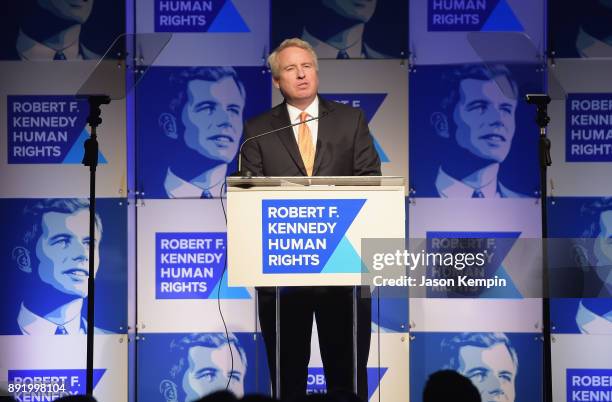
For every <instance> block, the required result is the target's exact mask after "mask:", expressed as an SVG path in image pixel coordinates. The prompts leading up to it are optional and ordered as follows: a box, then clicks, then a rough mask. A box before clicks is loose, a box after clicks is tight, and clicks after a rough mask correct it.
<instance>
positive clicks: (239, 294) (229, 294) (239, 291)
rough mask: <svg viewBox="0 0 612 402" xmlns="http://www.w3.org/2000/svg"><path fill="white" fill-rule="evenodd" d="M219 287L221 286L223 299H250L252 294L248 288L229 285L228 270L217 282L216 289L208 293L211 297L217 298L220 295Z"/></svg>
mask: <svg viewBox="0 0 612 402" xmlns="http://www.w3.org/2000/svg"><path fill="white" fill-rule="evenodd" d="M219 287H221V295H220V297H221V299H250V298H251V295H250V294H249V291H248V290H246V288H242V287H232V288H230V287H229V286H228V285H227V272H226V273H225V274H224V275H223V278H222V279H221V280H220V281H219V282H217V284H216V285H215V287H214V289H213V290H212V292H210V294H209V295H208V298H209V299H216V298H217V297H218V296H219Z"/></svg>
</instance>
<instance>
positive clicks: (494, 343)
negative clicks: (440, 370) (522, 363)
mask: <svg viewBox="0 0 612 402" xmlns="http://www.w3.org/2000/svg"><path fill="white" fill-rule="evenodd" d="M440 347H441V349H442V352H443V353H444V355H445V356H447V359H448V361H447V364H446V367H444V368H446V369H451V370H455V371H457V372H458V373H459V374H462V375H464V376H465V377H467V378H469V379H470V380H471V381H472V383H473V384H474V385H475V386H476V388H478V390H479V391H480V396H481V397H482V401H483V402H489V401H496V402H497V401H503V402H514V400H515V397H516V376H517V373H518V366H519V364H518V354H517V353H516V350H515V349H514V347H513V346H512V344H511V343H510V339H508V337H507V336H506V335H505V334H503V333H497V332H466V333H461V334H457V335H455V336H453V337H451V338H447V339H444V340H443V341H442V343H441V345H440Z"/></svg>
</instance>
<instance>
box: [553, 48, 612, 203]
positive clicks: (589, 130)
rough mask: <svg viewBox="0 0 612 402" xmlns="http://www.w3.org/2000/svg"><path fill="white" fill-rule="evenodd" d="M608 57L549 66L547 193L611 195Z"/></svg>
mask: <svg viewBox="0 0 612 402" xmlns="http://www.w3.org/2000/svg"><path fill="white" fill-rule="evenodd" d="M611 68H612V60H610V59H600V60H595V59H589V60H575V59H561V60H556V61H555V64H554V66H551V67H550V68H549V74H548V88H549V91H550V95H551V97H552V102H551V104H550V105H549V114H550V118H551V122H550V126H549V129H548V135H549V136H550V138H551V141H552V146H551V157H552V162H553V163H552V166H551V167H550V173H549V178H550V179H549V194H550V195H553V196H599V195H609V194H612V189H611V187H610V180H609V178H610V174H611V173H612V128H611V124H612V122H611V118H610V110H611V106H610V105H611V102H612V82H610V80H609V79H608V76H609V71H610V69H611Z"/></svg>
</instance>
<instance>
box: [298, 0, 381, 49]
mask: <svg viewBox="0 0 612 402" xmlns="http://www.w3.org/2000/svg"><path fill="white" fill-rule="evenodd" d="M376 2H377V0H363V1H359V2H357V1H347V0H320V1H319V2H314V3H313V5H312V7H314V8H313V9H309V12H308V14H307V15H308V16H309V17H310V18H308V19H307V20H306V21H305V26H304V31H303V32H302V39H303V40H305V41H306V42H308V43H310V45H311V46H312V47H313V49H314V50H315V52H316V53H317V55H318V56H319V57H321V58H325V59H362V58H367V59H381V58H389V57H390V56H388V55H385V54H382V53H380V52H377V51H376V50H374V49H372V47H371V46H369V45H368V44H367V43H365V42H364V40H363V33H364V29H365V25H366V24H367V23H368V21H370V19H371V18H372V16H373V15H374V11H376Z"/></svg>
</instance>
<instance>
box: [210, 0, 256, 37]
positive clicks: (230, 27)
mask: <svg viewBox="0 0 612 402" xmlns="http://www.w3.org/2000/svg"><path fill="white" fill-rule="evenodd" d="M208 32H251V30H250V29H249V27H248V26H247V24H246V23H245V22H244V20H243V19H242V17H241V16H240V13H239V12H238V10H236V6H234V3H232V1H231V0H229V1H227V2H226V3H225V5H224V6H223V8H222V9H221V10H220V11H219V14H218V15H217V18H215V20H214V21H213V22H212V24H211V25H210V28H208Z"/></svg>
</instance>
